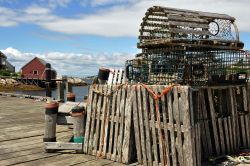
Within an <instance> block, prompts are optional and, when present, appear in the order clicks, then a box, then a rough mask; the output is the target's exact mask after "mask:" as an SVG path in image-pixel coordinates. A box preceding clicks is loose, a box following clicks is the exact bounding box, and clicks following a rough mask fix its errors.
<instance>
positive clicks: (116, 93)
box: [106, 86, 118, 159]
mask: <svg viewBox="0 0 250 166" xmlns="http://www.w3.org/2000/svg"><path fill="white" fill-rule="evenodd" d="M113 90H114V91H116V90H117V86H115V87H114V89H113ZM117 97H118V92H115V93H114V94H113V96H112V110H111V123H110V132H109V148H108V154H107V155H106V157H107V159H111V154H112V148H113V143H114V142H113V140H114V139H113V138H114V131H115V129H114V128H115V123H114V121H115V119H118V118H115V117H116V116H115V113H116V109H117V104H116V103H117Z"/></svg>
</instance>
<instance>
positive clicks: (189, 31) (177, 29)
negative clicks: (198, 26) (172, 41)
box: [169, 28, 211, 35]
mask: <svg viewBox="0 0 250 166" xmlns="http://www.w3.org/2000/svg"><path fill="white" fill-rule="evenodd" d="M169 31H170V32H171V33H184V34H196V35H211V34H210V32H209V31H208V30H202V31H199V30H192V29H181V28H169Z"/></svg>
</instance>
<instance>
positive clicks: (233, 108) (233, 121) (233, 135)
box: [229, 87, 237, 151]
mask: <svg viewBox="0 0 250 166" xmlns="http://www.w3.org/2000/svg"><path fill="white" fill-rule="evenodd" d="M229 98H230V108H231V114H232V118H231V120H232V123H231V124H232V137H233V141H232V142H233V151H235V150H237V135H236V134H237V133H236V132H237V131H236V120H235V116H236V114H235V107H234V105H235V103H234V97H233V90H232V88H231V87H230V88H229Z"/></svg>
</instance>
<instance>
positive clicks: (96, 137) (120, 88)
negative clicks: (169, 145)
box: [83, 85, 133, 164]
mask: <svg viewBox="0 0 250 166" xmlns="http://www.w3.org/2000/svg"><path fill="white" fill-rule="evenodd" d="M131 97H132V96H131V86H127V85H112V86H111V85H96V86H91V87H90V91H89V103H88V105H87V121H86V131H85V141H84V148H83V151H84V153H87V154H90V155H96V156H98V157H100V158H107V159H110V160H113V161H118V162H122V163H126V164H127V163H130V162H131V160H132V159H133V157H132V145H133V139H132V137H133V135H132V134H133V132H131V129H132V127H131V123H132V121H131V119H132V109H131V106H132V105H131Z"/></svg>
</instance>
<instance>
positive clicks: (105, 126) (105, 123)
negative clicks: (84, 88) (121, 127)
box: [99, 86, 113, 157]
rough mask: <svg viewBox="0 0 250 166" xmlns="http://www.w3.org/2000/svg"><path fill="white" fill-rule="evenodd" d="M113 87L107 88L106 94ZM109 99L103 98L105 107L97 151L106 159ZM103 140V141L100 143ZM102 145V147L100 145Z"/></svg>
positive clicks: (109, 97) (108, 97)
mask: <svg viewBox="0 0 250 166" xmlns="http://www.w3.org/2000/svg"><path fill="white" fill-rule="evenodd" d="M112 88H113V86H107V89H108V90H107V93H108V94H110V93H111V91H112ZM111 99H112V96H107V97H106V96H105V97H104V102H105V100H106V105H104V106H103V107H104V112H103V118H102V126H103V127H102V130H103V131H102V132H104V133H101V138H100V140H101V141H100V145H99V150H100V152H102V154H101V155H102V156H103V157H106V152H107V146H108V145H107V142H108V129H109V120H108V119H109V115H110V108H111V107H110V104H111ZM102 140H103V141H102ZM102 144H103V145H102Z"/></svg>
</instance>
